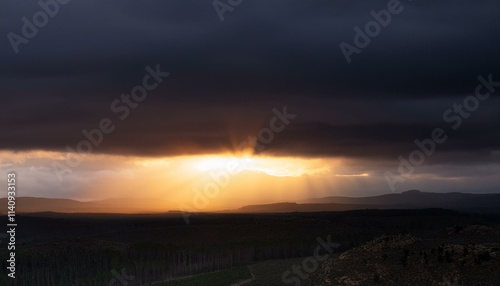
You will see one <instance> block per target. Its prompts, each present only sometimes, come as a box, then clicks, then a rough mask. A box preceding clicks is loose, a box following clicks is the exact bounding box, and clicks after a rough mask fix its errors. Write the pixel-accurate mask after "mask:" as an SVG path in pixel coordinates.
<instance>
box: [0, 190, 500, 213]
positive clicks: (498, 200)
mask: <svg viewBox="0 0 500 286" xmlns="http://www.w3.org/2000/svg"><path fill="white" fill-rule="evenodd" d="M151 205H152V204H151V200H149V199H140V200H137V199H107V200H101V201H91V202H81V201H77V200H71V199H52V198H36V197H19V198H17V199H16V212H18V213H37V212H59V213H153V212H156V213H162V212H168V211H173V210H169V209H158V208H157V207H155V208H154V209H152V208H151V207H150V206H151ZM0 206H1V207H0V212H1V213H6V212H7V209H6V207H7V199H6V198H1V199H0ZM424 208H442V209H451V210H458V211H469V212H483V213H484V212H500V194H499V193H495V194H470V193H430V192H421V191H417V190H411V191H406V192H403V193H400V194H385V195H379V196H372V197H359V198H355V197H339V196H331V197H324V198H315V199H307V200H301V201H297V202H282V203H273V204H260V205H246V206H243V207H241V208H238V209H233V210H224V211H221V212H224V213H288V212H323V211H348V210H362V209H424Z"/></svg>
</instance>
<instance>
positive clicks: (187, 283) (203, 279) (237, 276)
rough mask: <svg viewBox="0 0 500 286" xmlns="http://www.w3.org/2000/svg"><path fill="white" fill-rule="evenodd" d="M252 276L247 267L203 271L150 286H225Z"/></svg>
mask: <svg viewBox="0 0 500 286" xmlns="http://www.w3.org/2000/svg"><path fill="white" fill-rule="evenodd" d="M250 278H252V274H251V273H250V270H249V269H248V267H240V268H234V269H229V270H223V271H217V272H211V273H205V274H200V275H194V276H189V277H186V278H181V279H176V280H171V281H168V282H161V283H155V284H152V286H203V285H205V286H225V285H228V286H229V285H231V284H235V283H238V282H240V281H244V280H247V279H250Z"/></svg>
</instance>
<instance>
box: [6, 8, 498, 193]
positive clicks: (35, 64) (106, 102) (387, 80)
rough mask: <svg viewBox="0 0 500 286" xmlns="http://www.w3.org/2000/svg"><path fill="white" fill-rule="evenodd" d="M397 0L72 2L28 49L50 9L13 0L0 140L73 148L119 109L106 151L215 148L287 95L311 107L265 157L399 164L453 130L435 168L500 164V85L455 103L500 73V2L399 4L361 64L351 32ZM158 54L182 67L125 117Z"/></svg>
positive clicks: (291, 107) (260, 123)
mask: <svg viewBox="0 0 500 286" xmlns="http://www.w3.org/2000/svg"><path fill="white" fill-rule="evenodd" d="M42 1H43V0H42ZM223 2H225V1H223ZM388 2H389V1H365V2H360V1H326V0H317V1H296V0H280V1H277V0H266V1H257V0H243V1H242V3H241V4H240V5H238V6H236V7H234V9H233V10H232V11H229V12H225V13H224V21H221V20H220V18H219V15H218V14H217V12H216V9H214V6H213V5H212V2H211V1H185V0H183V1H180V0H179V1H171V0H169V1H127V0H120V1H95V0H86V1H77V0H71V1H69V3H67V4H65V5H59V11H58V12H57V13H56V14H55V15H54V17H50V18H49V20H48V23H47V24H46V25H45V26H43V27H40V28H39V29H38V32H37V33H36V35H35V36H34V37H32V38H31V39H27V42H26V43H22V44H19V45H18V47H17V48H18V53H15V51H14V50H15V49H14V48H13V46H12V44H11V40H10V39H9V37H8V35H9V33H15V34H16V35H19V36H22V35H23V33H22V27H23V21H22V18H23V17H26V18H27V19H29V20H30V21H32V19H33V15H34V14H35V13H36V12H37V11H40V10H41V8H40V6H39V5H38V4H37V1H31V0H26V1H14V0H6V1H2V4H0V7H1V9H0V21H1V26H0V34H1V35H2V38H1V42H0V44H1V48H0V102H1V103H0V106H1V107H2V112H0V149H2V150H4V151H29V150H51V151H63V150H64V149H65V147H66V146H68V145H69V146H76V144H77V143H78V142H79V141H80V140H81V139H82V138H83V137H82V133H81V131H82V129H92V128H96V127H97V126H98V123H99V121H100V120H101V119H102V118H104V117H109V118H111V119H112V120H113V121H114V122H115V123H116V126H117V127H116V128H117V129H116V131H115V132H113V133H112V134H110V135H109V136H106V137H105V138H104V142H103V144H102V145H100V146H99V147H98V148H96V150H95V152H97V153H113V154H116V155H134V156H158V157H160V156H172V155H189V154H208V153H216V152H220V151H223V150H234V149H235V146H236V145H238V144H237V143H238V142H241V141H242V140H245V139H246V138H247V137H248V136H252V135H256V134H257V133H258V131H259V130H260V129H261V128H263V127H266V125H268V122H269V119H270V118H271V117H272V116H273V113H272V111H271V110H272V109H273V108H277V109H279V110H282V108H283V106H287V110H288V111H289V112H290V113H293V114H297V118H296V119H294V121H293V123H291V124H290V125H289V126H287V128H286V130H285V131H284V132H282V133H280V134H277V135H276V137H275V139H274V141H273V142H272V143H271V144H269V145H268V146H266V149H265V150H264V151H263V153H264V154H268V155H277V156H283V155H287V156H288V155H291V156H298V157H311V158H318V157H321V158H324V157H338V156H341V157H346V158H349V159H352V160H361V161H363V160H364V161H366V162H368V161H369V162H370V164H376V162H380V164H384V165H390V164H391V162H392V163H393V164H394V166H395V167H397V164H398V161H397V158H398V156H399V155H403V156H407V154H408V153H409V152H410V151H412V150H414V149H415V148H416V147H415V144H414V140H415V139H424V138H429V137H430V136H431V133H432V131H433V130H434V129H435V128H443V130H445V132H446V134H447V135H448V136H449V137H448V140H447V141H446V142H445V143H443V144H441V145H439V146H438V147H437V153H436V154H434V155H433V156H431V157H429V158H428V160H427V161H426V166H428V167H429V166H433V165H435V166H442V167H441V169H440V171H439V172H440V173H441V174H445V173H449V172H452V170H453V168H451V167H450V166H452V165H455V164H458V165H463V166H469V167H470V168H468V169H469V170H470V172H471V173H469V175H471V174H472V173H473V172H480V171H478V169H477V168H480V169H481V168H483V167H484V168H486V169H488V167H487V166H495V167H494V168H497V164H499V163H500V151H499V150H500V132H499V131H500V112H499V109H500V99H499V92H500V87H497V90H496V91H495V92H493V93H492V95H491V97H490V98H489V99H487V100H485V101H480V105H479V107H478V108H477V110H475V111H474V112H473V113H471V116H470V117H469V118H466V119H464V120H463V124H462V125H461V126H460V127H459V128H457V129H456V130H454V129H452V128H451V126H452V125H453V124H452V123H449V122H448V123H447V122H445V121H444V120H443V113H445V111H446V110H448V109H450V108H453V104H455V103H462V102H463V100H464V99H465V98H466V97H467V96H469V95H474V92H475V90H476V86H477V85H478V84H479V83H480V82H479V81H478V76H483V77H484V78H486V79H487V78H488V76H489V75H491V77H492V79H493V80H494V81H496V82H500V37H499V35H500V17H499V15H500V2H499V1H496V0H490V1H451V0H449V1H401V3H400V6H401V7H402V8H401V9H402V11H401V12H400V13H398V14H397V15H392V17H391V21H390V23H389V24H388V25H387V27H385V28H381V31H380V33H379V34H378V35H377V36H375V37H374V38H372V39H371V42H370V43H369V45H368V46H366V47H365V48H363V49H362V50H361V52H360V53H359V54H353V55H352V56H351V60H352V61H351V63H347V61H346V58H345V56H344V54H343V53H342V51H341V49H340V47H339V44H340V43H341V42H346V43H348V44H350V45H354V41H353V39H354V36H355V34H356V32H355V30H354V27H356V26H358V27H360V28H361V29H363V30H364V27H365V24H366V23H367V22H368V21H371V20H373V16H372V15H371V14H370V11H372V10H374V11H376V12H377V11H379V10H381V9H387V4H388ZM156 65H160V67H161V70H162V71H165V72H169V73H170V75H169V77H168V78H166V79H165V81H164V82H163V83H161V85H160V86H159V87H158V88H157V89H155V90H154V91H153V92H151V93H150V94H149V95H148V97H147V99H146V100H145V101H143V102H141V103H140V104H139V106H138V107H137V108H136V109H134V110H131V114H130V117H128V118H127V119H126V120H123V121H121V120H118V119H117V116H116V114H113V113H112V112H111V109H110V105H111V103H112V102H113V101H114V100H115V99H117V98H120V95H121V94H122V93H128V92H129V91H130V90H131V89H132V88H133V87H134V86H136V85H139V84H141V81H142V78H143V76H144V75H145V74H146V73H147V72H146V70H145V68H146V66H151V67H155V66H156ZM443 166H444V167H443ZM474 168H476V169H474ZM492 168H493V167H492ZM488 170H492V169H491V168H489V169H488ZM456 172H464V170H456ZM497 183H498V182H497V181H495V182H492V183H491V184H489V185H488V186H484V190H487V191H491V190H493V189H495V188H496V187H498V185H495V184H497Z"/></svg>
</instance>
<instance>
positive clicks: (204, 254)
mask: <svg viewBox="0 0 500 286" xmlns="http://www.w3.org/2000/svg"><path fill="white" fill-rule="evenodd" d="M0 222H1V224H2V225H6V223H7V222H6V219H5V218H2V219H1V220H0ZM17 222H18V228H17V233H16V239H17V244H18V245H17V249H16V250H17V254H16V255H17V261H16V277H17V278H16V284H12V283H10V282H7V281H8V280H7V279H6V274H5V273H3V274H2V277H1V278H0V279H2V280H0V285H9V284H12V285H19V286H24V285H26V286H33V285H40V286H44V285H48V286H58V285H61V286H69V285H127V286H133V285H158V286H162V285H168V286H172V285H221V286H222V285H266V286H270V285H500V271H499V269H500V243H499V242H500V214H498V213H497V214H495V213H490V214H472V213H461V212H457V211H450V210H442V209H423V210H357V211H346V212H329V213H327V212H324V213H322V212H319V213H283V214H198V215H193V216H192V217H191V218H190V224H189V225H187V224H186V222H185V221H184V219H183V218H182V216H181V215H180V214H175V213H170V214H163V215H116V214H105V215H97V214H88V215H84V214H56V213H38V214H30V215H27V214H25V215H19V216H18V218H17ZM6 248H7V247H6V242H5V240H4V241H2V247H1V249H2V252H1V255H2V263H3V265H2V269H3V270H2V271H3V272H5V269H6V267H7V263H6V259H7V251H6ZM9 280H12V279H9ZM156 282H158V283H156ZM7 283H9V284H7ZM153 283H155V284H153Z"/></svg>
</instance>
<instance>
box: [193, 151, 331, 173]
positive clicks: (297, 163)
mask: <svg viewBox="0 0 500 286" xmlns="http://www.w3.org/2000/svg"><path fill="white" fill-rule="evenodd" d="M193 166H194V167H195V168H196V170H198V171H200V172H213V171H221V170H225V171H228V172H229V171H231V170H235V169H236V170H239V171H251V172H255V173H264V174H267V175H269V176H273V177H299V176H302V175H312V174H316V173H321V172H326V171H328V170H329V168H325V167H324V166H317V165H315V164H311V162H310V161H307V160H303V159H297V158H269V157H250V156H246V157H234V156H208V157H205V158H200V159H198V160H196V161H195V162H194V164H193Z"/></svg>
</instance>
